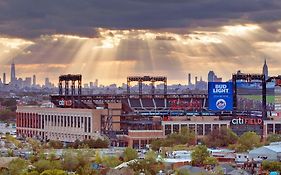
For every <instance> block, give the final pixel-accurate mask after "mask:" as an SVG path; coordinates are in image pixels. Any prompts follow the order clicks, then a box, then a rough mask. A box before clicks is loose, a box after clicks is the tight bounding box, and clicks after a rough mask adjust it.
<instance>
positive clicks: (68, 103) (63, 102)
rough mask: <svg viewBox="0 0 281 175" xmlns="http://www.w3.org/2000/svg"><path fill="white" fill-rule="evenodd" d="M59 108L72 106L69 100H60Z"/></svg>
mask: <svg viewBox="0 0 281 175" xmlns="http://www.w3.org/2000/svg"><path fill="white" fill-rule="evenodd" d="M59 106H61V107H70V106H72V101H71V100H64V99H61V100H60V101H59Z"/></svg>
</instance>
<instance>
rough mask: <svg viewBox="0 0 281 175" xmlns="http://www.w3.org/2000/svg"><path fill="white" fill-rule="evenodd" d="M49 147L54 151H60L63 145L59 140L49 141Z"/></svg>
mask: <svg viewBox="0 0 281 175" xmlns="http://www.w3.org/2000/svg"><path fill="white" fill-rule="evenodd" d="M49 146H50V147H51V148H54V149H62V148H63V143H62V142H61V141H59V140H50V141H49Z"/></svg>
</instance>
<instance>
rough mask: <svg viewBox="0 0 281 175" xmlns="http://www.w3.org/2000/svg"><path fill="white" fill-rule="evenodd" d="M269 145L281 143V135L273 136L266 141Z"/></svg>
mask: <svg viewBox="0 0 281 175" xmlns="http://www.w3.org/2000/svg"><path fill="white" fill-rule="evenodd" d="M266 140H267V141H268V142H269V143H271V142H280V141H281V134H271V135H269V136H268V137H267V139H266Z"/></svg>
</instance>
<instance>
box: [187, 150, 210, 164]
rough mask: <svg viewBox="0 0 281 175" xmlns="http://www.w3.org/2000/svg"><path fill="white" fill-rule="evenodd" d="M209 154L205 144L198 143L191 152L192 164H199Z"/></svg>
mask: <svg viewBox="0 0 281 175" xmlns="http://www.w3.org/2000/svg"><path fill="white" fill-rule="evenodd" d="M209 156H210V153H209V152H208V149H207V147H206V146H205V145H198V146H196V147H195V149H194V150H193V152H192V153H191V158H192V164H193V165H199V166H201V165H203V162H204V161H205V160H206V158H207V157H209Z"/></svg>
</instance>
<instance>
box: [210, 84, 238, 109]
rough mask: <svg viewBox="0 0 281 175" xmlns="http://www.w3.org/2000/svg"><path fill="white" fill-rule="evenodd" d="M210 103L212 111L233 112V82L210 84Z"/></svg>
mask: <svg viewBox="0 0 281 175" xmlns="http://www.w3.org/2000/svg"><path fill="white" fill-rule="evenodd" d="M208 101H209V110H211V111H231V110H233V87H232V82H209V83H208Z"/></svg>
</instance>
